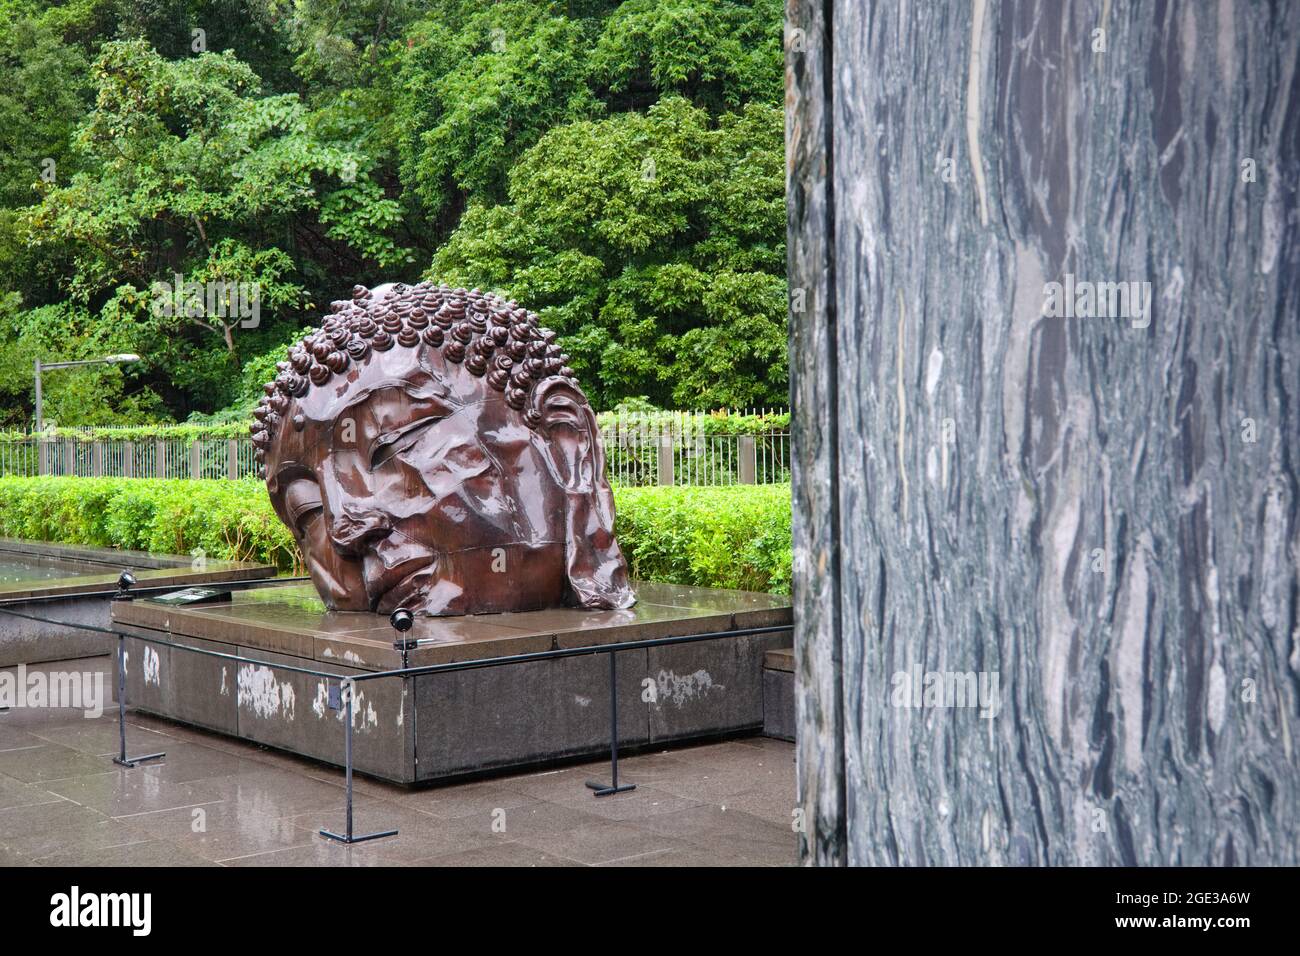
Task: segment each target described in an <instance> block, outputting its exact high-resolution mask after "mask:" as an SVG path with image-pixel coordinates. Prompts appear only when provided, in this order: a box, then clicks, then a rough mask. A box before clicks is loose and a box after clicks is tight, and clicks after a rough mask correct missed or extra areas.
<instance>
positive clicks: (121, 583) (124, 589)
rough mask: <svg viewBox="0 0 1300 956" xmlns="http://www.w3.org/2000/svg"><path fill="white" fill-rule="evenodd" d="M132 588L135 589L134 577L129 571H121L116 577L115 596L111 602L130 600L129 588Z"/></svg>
mask: <svg viewBox="0 0 1300 956" xmlns="http://www.w3.org/2000/svg"><path fill="white" fill-rule="evenodd" d="M133 587H135V575H134V574H132V573H131V572H130V571H123V572H122V573H121V574H119V575H118V576H117V594H115V595H113V600H114V601H129V600H131V588H133Z"/></svg>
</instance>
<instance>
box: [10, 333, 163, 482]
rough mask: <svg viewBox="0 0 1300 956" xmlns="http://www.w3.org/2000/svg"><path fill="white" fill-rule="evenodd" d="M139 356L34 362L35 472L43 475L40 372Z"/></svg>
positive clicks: (116, 362)
mask: <svg viewBox="0 0 1300 956" xmlns="http://www.w3.org/2000/svg"><path fill="white" fill-rule="evenodd" d="M138 361H140V356H138V355H132V354H131V353H129V352H128V353H125V354H123V355H105V356H104V357H103V358H97V359H82V360H80V361H76V362H44V363H42V362H41V360H40V359H39V358H38V359H36V360H35V362H36V364H35V370H36V434H37V439H36V440H37V442H38V443H39V445H38V447H39V449H40V455H39V458H40V461H39V464H38V467H37V471H38V472H39V473H40V474H42V475H43V474H45V472H46V467H45V441H44V440H43V439H42V438H41V437H40V436H41V435H42V434H44V432H45V403H44V396H43V394H42V392H41V372H45V371H48V370H50V369H52V368H77V367H79V366H82V365H125V364H126V363H127V362H138Z"/></svg>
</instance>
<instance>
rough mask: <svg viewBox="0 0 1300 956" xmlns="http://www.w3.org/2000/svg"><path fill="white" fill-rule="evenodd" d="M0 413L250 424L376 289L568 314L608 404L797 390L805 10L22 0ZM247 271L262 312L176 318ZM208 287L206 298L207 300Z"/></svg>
mask: <svg viewBox="0 0 1300 956" xmlns="http://www.w3.org/2000/svg"><path fill="white" fill-rule="evenodd" d="M0 14H2V15H3V18H2V19H0V65H3V67H4V68H5V71H6V76H7V77H8V78H10V82H9V83H7V84H6V88H5V89H4V90H0V140H2V141H3V146H4V148H3V149H0V371H4V372H10V374H9V375H7V376H4V378H3V381H0V426H3V425H6V424H8V425H14V424H21V423H22V422H23V421H24V420H30V415H31V386H30V376H29V375H27V374H26V373H25V372H23V371H22V370H23V369H27V368H30V366H31V361H32V359H33V358H35V357H38V356H39V357H41V358H43V359H49V360H54V359H73V358H84V357H93V356H97V355H102V354H105V352H107V351H110V350H111V351H118V352H121V351H129V352H135V353H138V354H140V355H141V356H143V361H141V362H140V363H137V364H133V365H130V366H113V367H102V368H92V369H86V370H80V371H76V372H69V373H66V374H61V375H52V376H51V380H50V382H49V383H48V384H47V388H46V397H47V401H48V402H49V403H50V404H49V407H50V408H53V409H55V410H57V411H58V414H59V416H61V417H60V420H62V421H65V422H69V423H70V422H71V420H73V419H75V420H78V421H82V422H84V423H110V422H141V421H146V420H149V419H167V418H185V417H188V416H196V417H197V418H198V419H201V420H209V421H210V420H230V419H231V418H233V417H236V416H238V415H240V414H242V413H243V410H244V409H245V408H246V406H247V402H248V400H249V397H250V383H249V376H250V375H252V374H263V373H265V372H269V371H270V369H271V368H273V366H274V361H275V360H276V359H277V358H278V357H279V355H280V354H281V351H282V349H283V347H284V344H285V342H287V341H290V340H291V337H292V336H295V335H297V334H299V333H300V332H301V329H302V328H303V327H304V326H309V325H311V324H313V323H314V322H315V321H316V320H317V317H318V316H319V314H320V312H321V311H322V307H323V306H324V305H325V303H327V302H328V301H330V300H331V299H334V298H339V297H341V296H345V295H346V294H347V293H348V290H349V289H350V287H351V286H352V285H353V284H355V283H357V282H361V283H365V284H368V285H373V284H377V283H379V282H382V281H392V280H404V281H412V280H414V279H416V278H418V277H420V276H422V275H428V276H431V277H434V278H437V279H439V280H446V281H456V282H463V283H466V284H469V285H479V286H483V287H488V286H490V287H492V288H495V289H497V290H499V291H502V292H504V293H506V294H507V295H509V296H511V297H514V298H516V299H518V300H519V301H521V302H526V303H527V304H528V305H529V306H530V307H534V308H539V309H541V310H543V314H544V315H545V317H546V319H547V321H548V322H550V323H551V324H553V325H554V326H555V327H556V328H557V329H558V330H560V331H561V332H562V333H563V334H564V335H565V337H566V342H567V344H568V346H569V349H570V351H571V352H572V354H573V355H574V365H575V366H577V367H578V368H579V370H580V373H581V375H582V380H583V381H584V384H585V385H586V386H587V387H588V389H589V391H590V392H591V395H592V397H593V400H595V401H596V402H597V403H598V405H600V406H602V407H612V406H613V405H615V404H617V403H619V402H620V401H623V400H626V399H629V398H634V397H644V398H645V399H648V400H649V401H650V402H652V403H654V404H658V405H678V406H690V407H701V406H711V405H746V404H778V403H781V402H782V401H783V400H784V396H785V391H786V385H785V359H784V354H785V320H784V314H785V296H786V293H785V284H784V247H783V240H784V216H783V212H782V203H783V195H782V190H783V170H782V143H781V135H782V132H781V131H782V124H781V117H780V108H781V95H782V93H781V89H782V51H781V29H782V28H781V22H782V4H781V0H621V2H620V0H499V2H495V3H492V4H485V3H482V2H480V0H423V2H419V3H417V2H415V0H292V2H290V0H65V2H62V3H58V4H55V3H51V2H46V0H0ZM195 283H199V284H209V285H210V284H214V283H234V284H238V283H244V284H246V285H248V286H250V287H255V288H256V289H257V290H258V292H259V298H258V302H259V306H260V310H259V316H258V319H257V321H256V322H250V321H248V320H247V319H244V318H232V316H230V315H229V314H220V310H215V311H214V310H212V309H208V308H200V309H199V310H198V311H197V312H195V311H194V310H192V309H186V308H181V309H166V308H161V309H160V308H159V304H160V301H161V296H162V292H161V290H162V289H163V288H164V285H165V286H167V287H172V288H175V287H181V288H187V287H190V286H192V285H193V284H195ZM200 287H203V286H200Z"/></svg>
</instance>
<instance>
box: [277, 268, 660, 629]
mask: <svg viewBox="0 0 1300 956" xmlns="http://www.w3.org/2000/svg"><path fill="white" fill-rule="evenodd" d="M331 312H332V314H331V315H330V316H328V317H327V318H326V319H325V320H324V322H323V323H322V325H321V328H320V329H319V330H318V331H316V332H313V333H312V334H311V335H309V336H307V337H306V338H305V339H303V340H302V342H300V343H299V344H297V345H295V346H293V347H292V348H291V349H290V350H289V355H288V360H287V361H285V362H281V363H280V364H279V366H278V368H279V374H278V375H277V376H276V379H275V381H273V382H271V383H269V384H268V385H267V386H266V395H265V397H264V398H263V399H262V402H261V404H260V405H259V406H258V408H257V410H256V411H255V412H254V415H255V418H256V421H255V423H254V425H253V441H254V444H255V445H256V448H257V459H258V462H259V463H260V464H261V466H262V474H263V477H264V478H265V479H266V484H267V489H268V490H269V492H270V495H271V503H272V504H273V506H274V507H275V511H276V514H277V515H279V517H280V519H281V520H282V521H283V522H284V523H285V524H286V525H287V526H288V527H289V528H290V530H291V531H292V532H293V534H294V536H295V538H296V539H297V540H298V543H299V545H300V547H301V549H302V554H303V558H304V560H305V562H306V565H307V569H308V571H309V573H310V574H311V578H312V581H313V582H314V583H315V585H316V589H317V590H318V591H319V592H320V595H321V597H322V598H323V599H324V601H325V603H326V605H327V606H329V607H330V608H333V609H337V610H372V611H377V612H380V613H385V614H386V613H389V612H391V611H392V610H394V609H395V608H397V607H407V608H409V609H410V610H413V611H417V612H423V613H426V614H478V613H491V612H500V611H521V610H532V609H536V608H544V607H558V606H562V605H569V606H574V607H585V608H623V607H629V606H631V605H632V604H633V603H634V600H635V599H634V597H633V594H632V591H631V589H630V587H629V586H628V580H627V563H626V562H625V560H624V558H623V554H622V552H621V551H620V550H619V547H618V543H617V542H616V541H615V539H614V502H613V495H612V494H611V492H610V488H609V482H608V480H607V479H606V477H605V458H604V452H603V450H602V448H601V443H600V433H599V430H598V428H597V425H596V416H595V413H594V412H593V411H592V409H591V406H590V404H589V403H588V402H587V399H586V397H585V396H584V395H583V393H582V390H581V389H580V388H579V387H578V383H577V381H576V379H575V378H574V375H573V370H572V369H571V368H569V367H568V365H567V364H566V362H567V358H568V357H567V356H566V355H564V354H563V353H562V352H561V350H560V347H559V346H558V345H557V344H556V342H555V333H554V332H552V331H550V330H548V329H544V328H541V327H540V325H539V324H538V321H537V316H536V315H534V314H533V313H531V312H528V311H527V310H526V309H523V308H520V307H519V306H518V305H516V304H515V303H514V302H505V301H502V300H501V299H500V298H498V297H496V296H493V295H489V294H485V293H482V292H479V291H478V290H474V291H472V292H467V291H465V290H464V289H450V288H447V287H445V286H435V285H431V284H430V283H427V282H422V283H420V284H419V285H416V286H406V285H403V284H402V283H397V284H394V285H384V286H379V287H377V288H375V289H373V290H372V289H366V288H365V287H363V286H358V287H357V288H356V289H354V290H353V295H352V300H351V301H349V302H335V303H333V305H332V306H331Z"/></svg>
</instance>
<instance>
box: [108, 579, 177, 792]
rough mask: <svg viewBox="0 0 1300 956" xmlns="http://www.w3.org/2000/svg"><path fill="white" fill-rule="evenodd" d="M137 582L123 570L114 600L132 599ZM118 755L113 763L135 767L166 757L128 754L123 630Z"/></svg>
mask: <svg viewBox="0 0 1300 956" xmlns="http://www.w3.org/2000/svg"><path fill="white" fill-rule="evenodd" d="M133 584H135V575H134V574H132V573H131V572H130V571H123V572H122V573H121V574H120V575H118V578H117V594H116V596H114V598H113V600H114V601H130V600H132V597H131V586H132V585H133ZM117 743H118V750H117V756H116V757H114V758H113V763H115V764H117V765H118V766H119V767H127V768H130V767H135V766H137V765H139V764H142V763H144V762H145V761H146V760H157V759H158V758H160V757H165V756H167V754H166V753H165V752H159V753H156V754H143V755H141V756H139V757H128V756H127V755H126V635H125V634H123V633H122V632H121V631H118V633H117Z"/></svg>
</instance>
